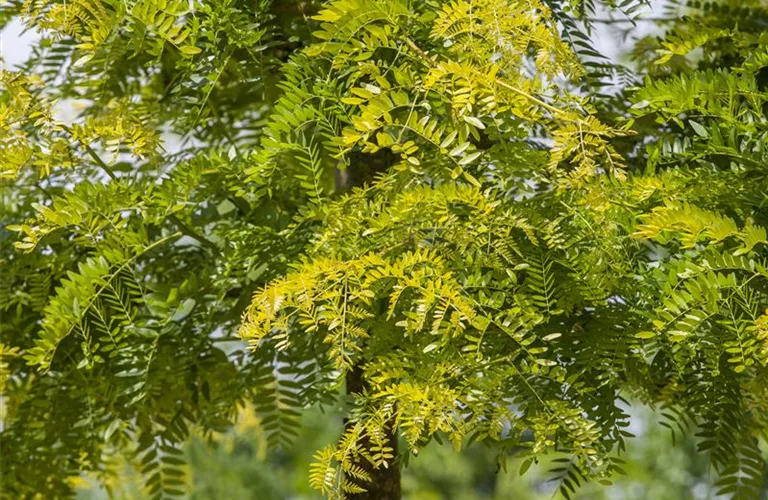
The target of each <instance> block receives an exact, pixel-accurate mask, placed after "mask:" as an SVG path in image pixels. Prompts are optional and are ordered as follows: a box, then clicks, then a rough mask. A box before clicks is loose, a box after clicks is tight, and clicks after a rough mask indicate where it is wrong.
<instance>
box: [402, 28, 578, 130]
mask: <svg viewBox="0 0 768 500" xmlns="http://www.w3.org/2000/svg"><path fill="white" fill-rule="evenodd" d="M405 43H406V45H408V47H410V48H411V50H413V51H414V52H416V54H418V56H419V57H421V58H422V59H423V60H424V63H425V64H426V65H427V66H429V67H430V68H434V67H435V62H434V61H433V60H432V59H431V58H430V57H429V56H428V55H427V53H426V52H424V51H423V50H421V48H420V47H419V46H418V45H416V44H415V43H414V42H413V40H411V39H410V38H406V39H405ZM495 82H496V85H498V86H500V87H504V88H505V89H507V90H511V91H512V92H514V93H516V94H518V95H521V96H523V97H525V98H526V99H528V100H530V101H531V102H534V103H536V104H538V105H539V106H541V107H542V108H544V109H546V110H548V111H550V112H552V113H556V114H560V115H567V114H568V113H567V112H566V111H563V110H562V109H559V108H556V107H555V106H552V105H551V104H548V103H546V102H544V101H542V100H541V99H539V98H538V97H536V96H534V95H531V94H529V93H528V92H526V91H524V90H522V89H519V88H517V87H515V86H514V85H511V84H509V83H507V82H505V81H504V80H501V79H499V78H496V79H495Z"/></svg>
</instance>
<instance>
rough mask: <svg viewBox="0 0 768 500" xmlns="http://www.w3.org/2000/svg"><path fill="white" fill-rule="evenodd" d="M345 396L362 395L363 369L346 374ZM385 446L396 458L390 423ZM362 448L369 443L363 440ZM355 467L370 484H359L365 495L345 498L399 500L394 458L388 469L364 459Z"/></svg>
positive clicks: (355, 369)
mask: <svg viewBox="0 0 768 500" xmlns="http://www.w3.org/2000/svg"><path fill="white" fill-rule="evenodd" d="M346 382H347V394H350V395H351V394H359V393H362V392H363V391H364V390H365V389H366V387H367V383H366V381H365V376H364V374H363V369H362V367H361V366H360V365H356V366H355V367H354V368H353V369H352V370H351V371H350V372H349V373H347V380H346ZM344 425H345V427H347V426H349V425H351V424H350V423H349V422H345V424H344ZM387 441H388V443H387V446H390V447H392V450H393V451H392V454H393V455H394V456H395V457H397V434H396V432H395V429H394V428H393V426H392V424H391V423H390V425H389V427H388V429H387ZM360 444H361V445H362V446H363V447H368V446H370V442H368V440H367V439H364V440H363V442H362V443H360ZM356 465H359V466H360V467H362V468H363V469H364V470H365V471H366V472H368V474H370V475H371V482H370V483H365V484H360V486H361V487H363V488H365V489H366V491H365V493H357V494H350V495H348V496H347V498H348V499H350V500H400V497H401V491H400V464H399V463H398V461H397V458H395V461H394V463H390V464H389V467H386V468H385V467H379V468H374V467H373V464H371V463H370V462H369V461H368V460H366V459H364V458H363V459H361V460H360V461H359V462H358V463H357V464H356ZM349 479H350V480H352V481H353V482H355V483H357V481H355V480H354V479H353V478H349Z"/></svg>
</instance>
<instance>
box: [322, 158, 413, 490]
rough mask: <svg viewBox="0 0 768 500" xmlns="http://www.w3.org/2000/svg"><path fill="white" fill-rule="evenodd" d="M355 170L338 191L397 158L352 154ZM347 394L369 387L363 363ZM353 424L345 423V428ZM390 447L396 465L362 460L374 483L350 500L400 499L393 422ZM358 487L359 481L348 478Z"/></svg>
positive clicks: (344, 173)
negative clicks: (381, 465) (378, 465)
mask: <svg viewBox="0 0 768 500" xmlns="http://www.w3.org/2000/svg"><path fill="white" fill-rule="evenodd" d="M351 156H352V158H351V159H352V161H351V162H350V163H351V165H350V166H351V167H352V168H348V169H345V170H336V191H337V192H344V191H346V190H348V189H349V188H353V187H358V186H362V185H364V184H365V183H367V182H371V181H373V180H374V177H375V176H376V175H377V174H379V173H382V172H385V171H386V170H387V169H388V168H389V167H390V166H391V165H392V164H393V163H394V158H395V156H394V155H393V154H392V152H391V151H389V150H388V149H382V150H380V151H379V152H378V153H376V154H373V155H364V156H363V155H360V154H359V153H358V154H355V153H352V154H351ZM346 385H347V394H348V395H352V394H362V393H363V391H364V390H365V389H366V388H367V387H368V384H367V382H366V380H365V375H364V373H363V367H362V364H360V363H358V364H356V365H355V366H354V367H353V368H352V370H351V371H350V372H349V373H347V377H346ZM350 425H352V424H351V423H350V422H348V421H347V420H345V421H344V428H345V430H346V428H348V427H349V426H350ZM387 441H388V443H387V445H388V446H390V447H391V448H392V454H393V455H394V457H395V458H394V461H393V463H390V464H389V467H386V468H384V467H379V468H374V467H373V464H371V463H370V462H369V461H368V460H366V459H361V460H360V462H359V463H357V464H356V465H358V466H360V467H362V468H363V469H364V470H365V471H366V472H368V474H370V476H371V482H369V483H365V484H360V486H361V487H363V488H365V490H366V491H365V493H357V494H350V495H347V498H348V499H350V500H400V497H401V492H400V464H399V461H398V460H397V429H396V428H395V425H394V423H393V422H389V425H388V429H387ZM361 444H362V446H363V447H366V448H367V447H369V446H370V445H371V443H370V442H368V440H367V439H365V440H363V442H362V443H361ZM348 479H349V480H350V481H352V482H353V483H355V484H358V481H357V480H355V479H354V478H351V477H350V478H348Z"/></svg>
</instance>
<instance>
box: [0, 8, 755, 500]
mask: <svg viewBox="0 0 768 500" xmlns="http://www.w3.org/2000/svg"><path fill="white" fill-rule="evenodd" d="M608 6H609V7H617V8H619V9H621V8H623V9H624V11H625V13H626V14H629V15H632V12H633V10H634V9H635V7H636V5H634V4H632V3H630V2H623V4H621V5H608ZM594 8H595V6H594V5H593V4H592V3H591V2H588V1H585V2H559V1H548V2H539V1H532V0H526V1H519V2H518V1H510V0H479V1H473V2H471V3H470V2H463V1H454V2H436V1H427V2H407V1H405V0H387V1H382V2H378V1H377V2H373V1H368V0H340V1H336V2H330V3H326V4H323V5H313V4H311V3H309V2H295V3H292V2H256V3H253V4H250V3H249V4H246V3H242V4H241V3H239V2H234V1H233V2H194V3H192V4H191V7H190V4H187V3H172V2H161V1H148V0H142V1H140V2H128V3H125V2H121V3H117V2H106V1H105V2H67V3H64V2H62V3H58V2H49V1H38V2H25V3H24V4H14V3H11V4H10V5H9V6H5V7H3V11H2V13H3V15H2V16H0V18H2V19H3V22H7V21H8V20H9V19H11V18H13V17H15V16H22V18H23V19H24V20H25V21H26V22H27V23H28V24H29V25H30V26H33V27H36V28H39V29H41V30H43V33H44V36H43V38H42V40H41V41H40V42H39V43H38V44H37V46H36V47H35V49H34V51H33V55H32V57H31V59H30V61H29V62H28V63H27V64H26V65H24V67H22V68H21V69H20V70H19V71H15V72H5V73H3V82H4V91H3V100H2V108H0V109H1V110H2V112H1V113H0V116H2V120H3V121H2V134H3V135H2V137H1V138H0V140H2V141H3V142H2V144H3V149H2V152H1V153H0V154H1V155H2V160H3V161H2V168H3V177H4V178H5V179H6V180H4V181H3V182H4V190H3V209H4V210H3V219H4V225H7V228H6V230H7V231H15V232H17V233H19V236H18V239H17V241H15V245H14V244H13V243H12V240H13V238H12V237H11V236H10V233H9V232H7V231H6V232H4V233H3V240H2V244H3V270H2V272H3V288H2V292H3V294H2V311H3V331H2V342H3V344H2V354H1V356H2V363H3V364H2V370H3V372H2V373H3V379H2V380H3V398H4V399H3V401H4V403H3V404H4V408H5V409H4V416H3V419H4V420H3V422H4V423H3V430H2V436H1V437H2V446H3V471H2V473H3V474H2V481H3V485H2V486H3V488H2V492H3V495H9V497H13V498H19V497H34V496H35V495H42V497H51V496H53V497H59V496H66V495H68V494H69V493H71V480H70V479H71V478H72V477H74V476H76V475H77V474H78V473H79V472H80V471H88V472H91V473H95V474H97V475H99V476H101V477H102V478H103V479H104V480H105V482H106V483H107V484H109V481H110V480H111V478H113V477H114V476H115V474H116V473H117V470H116V467H115V466H114V462H115V460H116V457H119V456H124V457H127V459H128V460H130V461H132V462H133V463H134V464H135V465H136V466H137V468H138V469H139V470H140V471H141V472H142V474H143V475H144V477H145V479H146V488H147V493H148V494H149V495H151V496H152V497H162V496H173V495H177V494H182V493H183V492H184V490H185V480H184V478H183V476H184V471H183V461H182V460H181V459H180V457H179V452H178V448H179V446H180V444H181V443H183V442H184V440H185V439H186V438H187V436H188V435H189V433H190V432H193V431H198V432H202V433H210V432H214V431H217V430H221V429H223V428H225V427H226V426H228V425H229V424H230V422H231V421H232V420H233V419H234V418H235V417H236V414H237V410H238V408H239V407H241V406H242V405H244V404H246V403H248V402H250V403H252V404H253V405H254V407H255V409H256V411H257V412H258V413H259V415H260V417H261V426H262V428H263V430H264V432H265V435H266V436H267V439H268V440H269V441H270V443H272V444H274V445H277V446H288V445H289V444H290V442H291V439H292V438H293V437H294V436H295V435H296V432H297V431H296V429H297V426H298V425H299V415H300V411H301V409H302V408H303V407H306V406H309V405H318V404H319V405H323V404H335V401H336V400H337V396H338V394H339V392H340V391H342V390H343V391H346V393H347V394H348V396H347V397H346V398H345V405H346V406H345V407H346V411H345V414H346V419H345V423H344V429H343V430H342V429H340V433H341V437H340V439H339V441H338V443H336V444H335V445H329V446H328V447H326V448H324V449H322V450H320V451H319V452H318V455H317V463H316V464H315V465H314V466H313V473H312V475H311V477H310V481H311V482H312V484H313V485H314V486H315V487H317V488H318V489H319V490H320V491H322V492H323V493H324V494H326V495H328V496H330V497H337V498H338V497H343V496H344V497H351V498H365V497H368V498H396V497H397V496H398V495H399V468H400V466H401V465H403V464H404V463H405V462H406V461H407V460H408V457H409V456H411V455H416V454H418V450H419V449H420V448H421V447H422V446H423V445H424V444H426V443H427V442H429V441H430V440H432V439H434V440H442V439H447V440H449V441H451V442H452V443H453V444H454V445H455V446H456V447H457V448H461V447H463V446H466V445H468V444H470V443H472V442H474V441H482V442H484V443H486V444H489V445H492V446H495V447H496V448H497V449H498V451H499V459H500V461H501V463H502V464H503V461H504V457H505V456H506V455H507V454H508V453H516V454H520V455H524V456H527V457H529V458H528V460H527V461H526V462H525V465H524V468H526V467H527V466H528V465H529V464H530V463H531V462H532V461H533V460H535V459H536V458H537V457H539V456H541V455H542V454H545V453H550V454H556V455H557V457H558V458H557V459H556V460H557V463H558V464H559V466H558V467H556V468H555V469H553V471H552V475H553V477H554V478H555V479H557V480H558V481H559V484H560V490H561V492H562V493H563V494H564V495H566V496H568V494H569V493H570V492H572V491H573V490H574V489H575V488H576V487H577V486H578V484H579V483H580V482H582V481H583V480H586V479H588V480H592V479H596V480H602V481H605V480H608V478H609V477H610V476H611V475H612V474H613V473H616V472H619V471H621V466H620V464H621V459H620V458H619V457H618V456H617V455H618V454H620V453H621V451H622V449H623V443H624V439H625V438H626V437H627V436H628V435H629V434H628V433H627V432H626V430H625V428H626V426H627V425H628V419H629V416H628V415H627V414H626V413H625V411H624V410H623V409H622V405H621V403H620V401H621V398H622V396H623V395H632V396H634V397H637V398H640V399H641V400H643V401H646V402H648V403H660V404H663V405H665V406H666V407H667V408H668V410H669V411H668V412H667V413H668V415H669V416H670V422H669V425H670V426H674V427H676V428H680V429H681V430H684V429H685V428H686V427H692V426H693V425H694V424H695V425H699V426H700V427H699V429H700V430H699V431H696V432H699V435H700V442H701V448H702V451H706V450H709V452H710V453H711V456H712V459H713V460H712V461H713V464H714V465H715V466H716V468H717V469H718V472H719V473H720V474H721V476H722V485H723V490H724V492H726V493H728V492H730V493H733V494H734V495H735V496H740V497H749V496H750V495H752V496H754V495H756V494H757V491H758V489H759V481H760V479H761V474H762V464H761V462H760V460H759V454H758V453H757V452H756V449H757V448H756V447H757V436H758V435H760V433H761V432H763V431H764V429H765V421H764V418H765V417H764V416H763V414H762V413H761V412H760V410H761V409H764V408H765V406H766V404H765V403H766V401H765V400H766V394H765V361H766V354H765V349H764V345H765V336H766V319H765V315H764V314H763V312H762V311H763V310H764V309H765V307H766V305H767V304H766V302H767V300H766V296H765V294H766V288H765V287H766V283H765V278H766V268H765V265H764V263H763V261H761V260H760V255H761V253H762V254H763V255H764V254H765V243H764V242H765V230H764V229H762V228H763V227H764V225H765V218H766V214H765V205H764V203H763V202H762V200H763V199H764V194H763V192H762V191H761V189H762V190H764V189H765V169H764V167H762V165H763V162H762V159H761V158H762V156H761V155H762V154H763V149H762V148H761V145H762V144H763V143H764V138H763V136H761V135H760V134H761V132H760V130H761V126H762V124H763V123H764V117H763V116H764V115H762V114H761V112H762V104H763V101H762V99H763V90H761V89H760V87H759V83H758V82H759V80H760V78H759V77H760V74H761V73H760V68H761V65H760V62H759V61H760V60H761V59H760V58H761V57H763V56H761V54H762V53H763V51H764V44H765V41H764V40H762V39H761V37H760V31H759V28H758V26H759V19H760V14H761V13H762V12H763V10H762V9H761V7H760V5H759V4H758V3H756V4H755V6H754V8H753V10H754V11H750V12H749V13H747V14H746V15H745V16H746V17H749V18H750V19H751V20H753V21H754V22H755V23H756V24H754V25H745V23H741V22H738V19H737V18H736V17H733V18H731V17H729V16H723V15H720V13H721V10H722V8H721V7H718V8H717V10H714V9H712V8H711V7H708V8H707V9H704V8H698V10H696V11H695V12H692V13H691V14H692V16H691V18H689V19H687V20H684V21H681V22H680V23H678V24H675V25H674V26H673V29H672V30H671V31H670V35H669V37H668V38H666V39H665V40H664V41H663V42H660V43H661V44H660V45H659V46H658V47H657V46H655V44H657V43H659V42H654V41H643V43H642V44H640V45H639V46H638V49H637V51H636V53H637V56H638V60H639V61H640V64H639V65H638V68H639V70H640V72H641V73H647V74H648V75H649V78H650V79H649V80H648V81H647V82H646V83H645V84H644V85H642V86H641V85H640V84H639V81H638V82H633V83H637V84H638V86H641V87H642V88H640V89H639V90H637V89H635V90H634V91H631V92H627V93H625V92H620V93H618V94H616V93H613V94H609V93H607V92H604V91H601V90H600V89H601V88H603V86H604V85H605V84H606V83H607V79H608V78H611V77H616V76H617V75H618V76H620V77H621V78H622V79H623V80H626V81H632V79H633V75H632V74H631V72H629V71H628V70H625V69H621V68H616V67H613V66H611V65H610V64H608V63H607V62H605V61H604V60H601V59H599V58H598V57H597V56H598V54H596V53H595V52H594V50H593V49H592V48H591V47H590V45H589V39H588V37H587V35H586V34H585V33H588V31H586V30H587V29H588V25H587V26H585V25H584V24H583V22H580V21H578V20H579V19H581V20H583V19H584V18H585V17H588V16H590V15H592V14H593V12H594ZM712 12H715V15H712ZM742 14H744V13H742ZM728 20H730V22H731V24H730V25H727V26H725V25H723V23H726V24H727V23H728V22H729V21H728ZM737 26H738V28H737ZM310 32H313V33H312V34H310ZM697 48H699V50H698V51H694V54H704V55H703V56H699V59H698V62H697V63H693V62H691V61H694V58H693V57H691V56H688V55H687V54H688V53H689V52H691V51H692V50H694V49H697ZM650 54H653V55H650ZM654 58H655V59H659V60H658V61H657V62H658V63H659V64H654V65H651V64H648V63H647V61H649V60H651V59H654ZM697 64H698V65H699V66H701V69H700V71H701V72H698V71H697V70H699V68H696V65H697ZM707 65H709V67H708V66H707ZM713 66H714V67H717V68H718V69H717V70H716V71H715V70H712V69H709V68H711V67H713ZM278 82H279V85H278ZM693 82H697V83H693ZM628 95H630V96H631V97H630V98H628V97H627V96H628ZM630 106H631V110H630V109H629V108H630ZM62 107H65V108H69V115H71V114H74V115H75V117H74V118H67V116H68V113H66V111H67V110H66V109H65V110H63V111H64V112H63V111H62ZM73 111H74V113H73ZM630 113H632V114H634V115H635V117H634V120H631V121H622V120H619V118H627V117H628V116H629V114H630ZM697 114H698V115H701V116H698V115H697ZM726 117H727V118H728V119H729V120H728V121H723V120H724V118H726ZM654 119H656V120H654ZM656 122H658V123H659V124H658V125H657V124H656ZM694 123H695V125H693V124H694ZM689 124H690V128H689V127H688V125H689ZM721 127H722V130H721ZM632 129H635V130H637V132H639V133H638V134H636V135H634V136H633V135H631V133H632V132H631V131H632ZM718 131H719V132H718ZM168 134H175V136H172V139H170V140H169V139H167V137H168ZM729 141H730V142H729ZM742 144H743V147H742ZM171 148H173V149H175V150H177V151H178V152H176V153H170V152H169V151H171ZM718 148H719V149H718ZM734 194H737V195H738V196H734ZM761 196H762V197H763V198H761ZM12 245H14V246H15V247H16V248H15V249H12V248H11V247H12ZM254 290H256V292H255V295H254ZM244 310H245V314H244V316H243V317H242V322H241V314H242V313H243V311H244ZM240 324H241V326H240V335H241V336H242V338H244V339H246V340H249V341H250V343H251V347H252V349H250V350H247V349H244V348H242V347H240V344H238V343H237V342H232V341H233V340H237V339H236V338H235V335H234V334H235V332H236V330H237V328H238V325H240ZM398 441H400V443H398ZM398 444H400V445H401V446H398Z"/></svg>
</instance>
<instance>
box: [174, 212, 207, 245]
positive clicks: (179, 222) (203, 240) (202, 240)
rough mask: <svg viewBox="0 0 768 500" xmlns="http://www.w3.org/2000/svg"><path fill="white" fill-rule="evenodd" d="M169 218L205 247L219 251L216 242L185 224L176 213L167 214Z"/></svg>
mask: <svg viewBox="0 0 768 500" xmlns="http://www.w3.org/2000/svg"><path fill="white" fill-rule="evenodd" d="M167 219H168V220H170V221H171V222H173V223H174V224H176V226H177V227H178V228H179V230H180V231H181V232H182V234H184V235H185V236H189V237H190V238H192V239H193V240H195V241H197V242H199V243H200V244H201V245H203V246H204V247H206V248H208V249H210V250H215V251H218V250H219V247H217V246H216V244H215V243H214V242H212V241H211V240H209V239H206V238H205V237H204V236H202V235H200V234H198V233H197V232H196V231H195V230H194V229H192V228H191V227H189V226H188V225H186V224H184V222H182V220H181V219H179V218H178V217H176V214H170V215H168V216H167Z"/></svg>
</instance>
